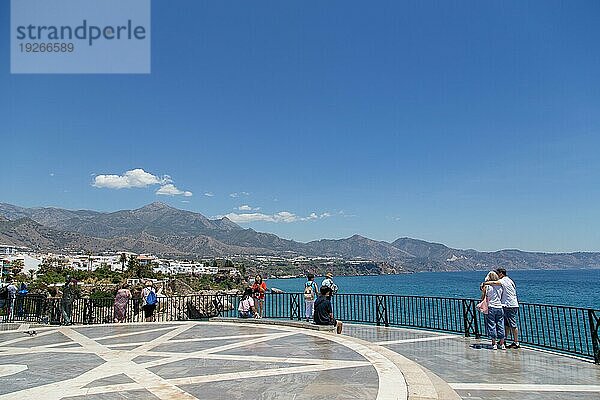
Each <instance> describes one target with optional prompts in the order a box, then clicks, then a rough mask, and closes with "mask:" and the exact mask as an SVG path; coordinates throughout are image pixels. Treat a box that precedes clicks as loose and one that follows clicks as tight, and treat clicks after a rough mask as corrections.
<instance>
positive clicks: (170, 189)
mask: <svg viewBox="0 0 600 400" xmlns="http://www.w3.org/2000/svg"><path fill="white" fill-rule="evenodd" d="M156 194H159V195H163V196H179V195H183V196H185V197H190V196H191V195H192V192H188V191H184V190H180V189H177V188H176V187H175V185H173V184H172V183H168V184H166V185H162V186H161V187H160V188H159V189H158V190H157V191H156Z"/></svg>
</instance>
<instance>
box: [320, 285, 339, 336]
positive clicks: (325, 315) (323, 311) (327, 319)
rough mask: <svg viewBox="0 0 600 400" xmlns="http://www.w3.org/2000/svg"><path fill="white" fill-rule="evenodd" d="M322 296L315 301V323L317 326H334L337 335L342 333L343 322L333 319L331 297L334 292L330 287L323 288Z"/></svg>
mask: <svg viewBox="0 0 600 400" xmlns="http://www.w3.org/2000/svg"><path fill="white" fill-rule="evenodd" d="M320 292H321V295H320V296H319V298H318V299H317V300H316V301H315V311H314V316H313V318H314V321H315V324H317V325H333V326H335V327H336V330H337V333H342V321H337V320H336V319H335V318H333V310H332V308H331V295H332V293H333V291H332V290H331V288H330V287H328V286H321V291H320Z"/></svg>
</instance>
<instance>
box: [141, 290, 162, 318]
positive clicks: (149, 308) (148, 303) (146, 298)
mask: <svg viewBox="0 0 600 400" xmlns="http://www.w3.org/2000/svg"><path fill="white" fill-rule="evenodd" d="M157 302H158V298H157V297H156V290H154V287H153V286H152V281H151V280H147V281H146V286H145V287H144V288H143V289H142V303H143V304H142V310H144V319H145V321H146V322H152V321H154V310H155V309H156V303H157Z"/></svg>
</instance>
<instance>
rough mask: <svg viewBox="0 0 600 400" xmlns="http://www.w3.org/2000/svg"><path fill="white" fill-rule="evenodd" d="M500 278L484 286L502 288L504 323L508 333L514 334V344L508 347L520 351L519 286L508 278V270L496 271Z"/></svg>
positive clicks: (485, 283) (499, 269) (500, 269)
mask: <svg viewBox="0 0 600 400" xmlns="http://www.w3.org/2000/svg"><path fill="white" fill-rule="evenodd" d="M496 272H497V273H498V278H499V279H496V280H494V281H490V282H484V283H483V284H484V285H495V286H502V289H503V292H502V308H503V310H504V323H505V325H506V328H507V333H508V332H510V333H511V334H512V339H513V342H512V343H511V344H510V345H508V346H507V347H508V348H511V349H518V348H520V347H521V345H520V344H519V329H518V328H517V315H518V313H519V301H518V299H517V286H516V285H515V283H514V282H513V280H512V279H510V278H509V277H508V274H507V273H506V269H504V268H498V269H496Z"/></svg>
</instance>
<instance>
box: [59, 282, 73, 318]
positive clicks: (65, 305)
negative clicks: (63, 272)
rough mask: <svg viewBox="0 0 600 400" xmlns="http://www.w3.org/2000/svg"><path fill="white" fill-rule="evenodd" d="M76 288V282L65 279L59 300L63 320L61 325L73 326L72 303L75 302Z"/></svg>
mask: <svg viewBox="0 0 600 400" xmlns="http://www.w3.org/2000/svg"><path fill="white" fill-rule="evenodd" d="M76 286H77V281H76V280H75V279H71V278H70V277H67V281H66V282H65V285H64V286H63V291H62V297H61V299H60V313H61V315H62V318H63V322H62V324H63V325H73V321H72V320H71V316H72V314H73V302H74V301H75V296H76V294H77V288H76Z"/></svg>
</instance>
